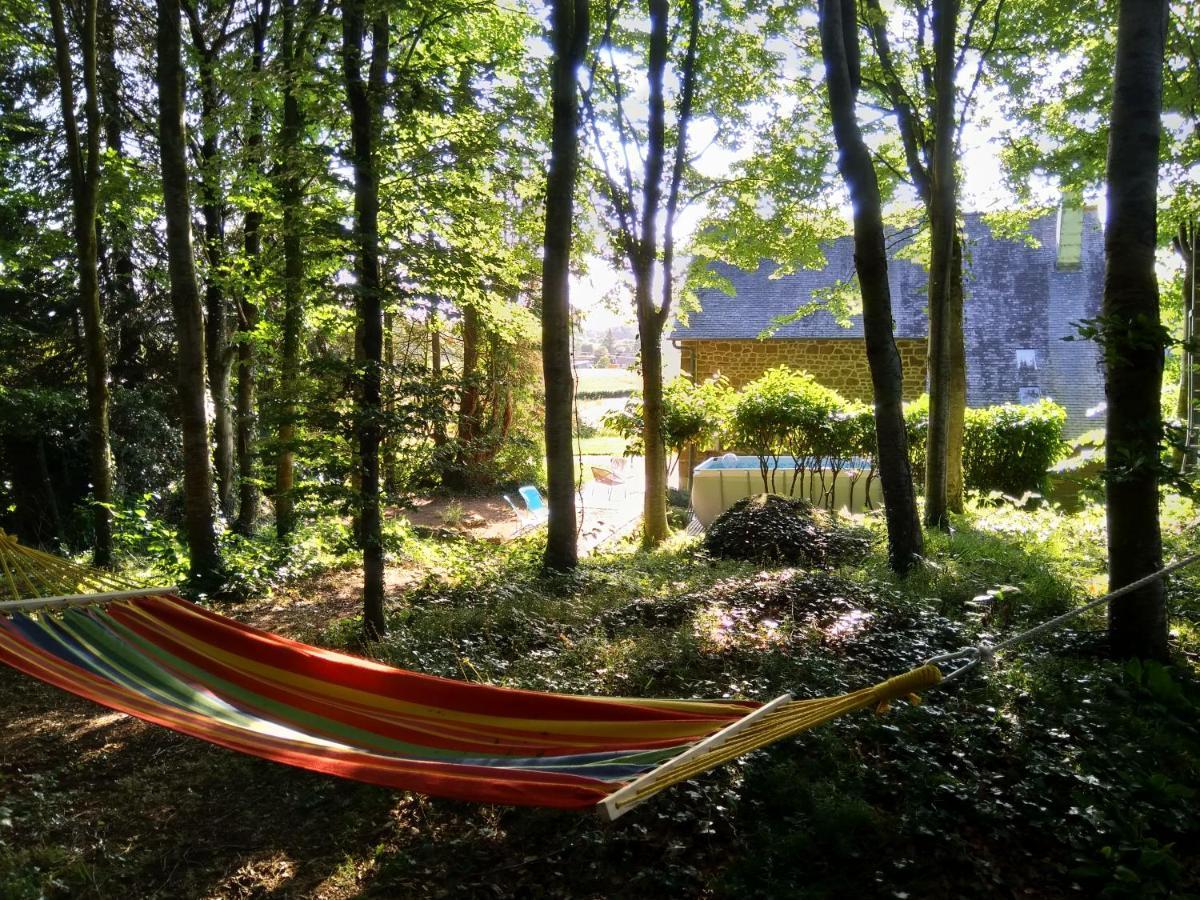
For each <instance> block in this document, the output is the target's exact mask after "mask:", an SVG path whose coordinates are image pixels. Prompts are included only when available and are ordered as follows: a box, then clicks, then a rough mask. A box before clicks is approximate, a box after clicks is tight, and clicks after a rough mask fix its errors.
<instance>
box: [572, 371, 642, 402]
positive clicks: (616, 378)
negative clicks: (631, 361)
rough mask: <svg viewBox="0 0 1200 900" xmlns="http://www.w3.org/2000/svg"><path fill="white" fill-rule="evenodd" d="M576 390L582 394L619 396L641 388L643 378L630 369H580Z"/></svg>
mask: <svg viewBox="0 0 1200 900" xmlns="http://www.w3.org/2000/svg"><path fill="white" fill-rule="evenodd" d="M577 374H578V376H579V384H578V385H577V386H576V391H577V393H578V394H580V395H581V396H587V395H598V394H604V395H607V396H619V395H621V394H631V393H633V392H634V391H637V390H641V387H642V379H641V378H640V377H639V375H638V373H637V372H634V371H632V370H630V369H580V370H579V371H578V373H577Z"/></svg>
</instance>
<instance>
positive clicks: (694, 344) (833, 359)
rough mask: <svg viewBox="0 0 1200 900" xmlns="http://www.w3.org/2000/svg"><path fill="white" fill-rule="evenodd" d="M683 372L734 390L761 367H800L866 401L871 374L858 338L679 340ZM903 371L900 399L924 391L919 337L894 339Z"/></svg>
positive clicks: (843, 392)
mask: <svg viewBox="0 0 1200 900" xmlns="http://www.w3.org/2000/svg"><path fill="white" fill-rule="evenodd" d="M681 345H682V348H683V349H682V356H683V359H682V364H683V371H684V372H686V373H689V374H691V373H694V374H695V377H696V380H697V381H704V380H705V379H707V378H710V377H711V376H713V375H715V374H716V373H718V372H720V373H721V374H722V375H724V376H725V377H726V378H727V379H728V380H729V383H730V384H731V385H733V387H735V388H740V387H743V386H744V385H746V384H748V383H749V382H751V381H753V380H754V379H755V378H757V377H758V376H759V375H761V374H762V373H763V372H765V371H766V370H767V369H771V368H774V367H775V366H789V367H791V368H793V369H803V370H804V371H805V372H808V373H809V374H810V375H812V376H813V377H814V378H816V379H817V381H819V382H820V383H821V384H823V385H825V386H826V387H831V388H833V389H834V390H836V391H837V392H838V393H839V394H841V395H842V396H843V397H845V398H846V399H848V400H863V401H866V402H870V400H871V372H870V370H869V369H868V368H867V350H866V345H865V344H864V343H863V341H862V339H861V338H805V339H792V340H765V341H759V340H742V341H681ZM896 346H897V347H898V348H899V350H900V360H901V364H902V365H903V369H904V375H903V378H904V399H905V400H913V399H915V398H916V397H918V396H920V395H921V394H922V393H924V391H925V341H924V340H914V339H911V338H908V339H898V340H897V341H896Z"/></svg>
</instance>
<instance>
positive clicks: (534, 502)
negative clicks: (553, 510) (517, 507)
mask: <svg viewBox="0 0 1200 900" xmlns="http://www.w3.org/2000/svg"><path fill="white" fill-rule="evenodd" d="M517 493H518V494H520V495H521V499H522V500H524V501H525V508H526V509H527V510H529V514H530V515H531V516H533V517H534V518H535V519H544V518H546V516H548V515H550V507H548V506H547V505H546V500H545V498H544V497H542V492H541V491H539V490H538V489H537V488H536V487H534V486H533V485H532V484H527V485H525V486H524V487H522V488H518V489H517Z"/></svg>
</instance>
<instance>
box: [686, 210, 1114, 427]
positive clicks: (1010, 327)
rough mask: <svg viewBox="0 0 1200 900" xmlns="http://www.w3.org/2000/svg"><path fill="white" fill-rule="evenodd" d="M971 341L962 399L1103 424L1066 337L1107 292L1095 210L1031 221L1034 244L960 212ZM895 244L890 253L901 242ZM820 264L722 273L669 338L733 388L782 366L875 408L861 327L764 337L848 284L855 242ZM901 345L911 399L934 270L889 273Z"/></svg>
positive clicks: (836, 248)
mask: <svg viewBox="0 0 1200 900" xmlns="http://www.w3.org/2000/svg"><path fill="white" fill-rule="evenodd" d="M965 224H966V243H965V248H964V250H965V257H966V261H965V266H964V269H965V273H966V299H965V301H964V309H963V317H964V324H963V328H964V338H965V341H966V355H967V403H968V404H969V405H970V406H991V405H993V404H997V403H1028V402H1032V401H1034V400H1036V399H1038V398H1039V397H1050V398H1052V399H1054V400H1055V401H1057V402H1058V403H1060V404H1061V405H1062V406H1063V407H1065V408H1066V410H1067V415H1068V420H1067V429H1066V434H1067V436H1068V437H1073V436H1076V435H1078V434H1081V433H1082V432H1084V431H1087V430H1089V429H1092V428H1097V427H1100V426H1101V425H1103V418H1102V409H1103V401H1104V381H1103V371H1102V360H1101V356H1100V352H1099V348H1098V347H1097V346H1096V344H1094V343H1093V342H1090V341H1084V340H1073V341H1068V340H1065V338H1069V337H1072V336H1073V335H1074V334H1075V327H1074V323H1077V322H1079V321H1080V320H1082V319H1089V318H1094V317H1095V316H1098V315H1099V314H1100V302H1101V298H1102V294H1103V285H1104V235H1103V232H1102V231H1101V228H1100V221H1099V217H1098V215H1097V213H1096V210H1095V209H1094V208H1083V209H1079V208H1070V207H1066V208H1064V209H1060V210H1059V211H1058V212H1057V213H1051V214H1049V215H1046V216H1044V217H1042V218H1040V219H1037V220H1035V221H1033V222H1032V223H1031V224H1030V226H1029V230H1028V232H1027V233H1026V234H1024V235H1021V236H1019V237H1017V238H1016V239H1008V238H1003V237H999V236H997V235H995V234H993V232H992V230H991V228H990V227H989V226H988V225H987V223H986V222H984V220H983V217H982V215H980V214H978V213H969V214H967V215H966V216H965ZM902 244H903V242H902V241H900V240H898V241H897V244H896V246H895V247H893V250H895V249H898V248H899V246H902ZM825 256H826V265H825V267H824V268H823V269H819V270H804V271H800V272H796V273H795V274H792V275H785V276H783V277H780V278H771V273H772V271H773V270H774V268H775V267H774V265H773V264H771V263H769V262H766V261H764V262H763V263H762V264H761V265H760V266H759V269H758V271H757V272H747V271H743V270H741V269H736V268H733V267H731V266H726V265H717V271H718V272H719V273H720V274H722V275H724V276H725V277H726V278H728V279H729V281H730V282H731V283H732V285H733V288H734V293H733V295H732V296H730V295H728V294H726V293H724V292H723V291H720V290H714V289H706V290H703V291H701V292H700V294H699V301H700V309H699V310H698V311H694V312H692V313H691V314H690V315H688V317H687V321H686V323H684V322H677V323H676V325H675V327H674V330H673V331H672V333H671V338H672V339H673V341H674V342H675V344H676V346H678V347H679V348H680V354H681V366H682V369H683V371H684V372H685V373H687V374H689V375H690V376H691V377H692V378H693V379H696V380H704V379H706V378H708V377H710V376H712V375H714V374H716V373H718V372H719V373H720V374H722V375H724V376H725V377H726V378H728V379H729V381H730V383H731V384H732V385H733V386H734V387H741V386H742V385H744V384H746V383H747V382H750V381H753V380H754V379H755V378H757V377H758V376H759V375H760V374H762V373H763V372H764V371H765V370H767V369H769V368H771V367H773V366H778V365H788V366H791V367H792V368H797V369H803V370H805V371H807V372H809V373H810V374H812V375H813V376H814V377H815V378H817V380H819V381H820V382H821V383H823V384H825V385H827V386H829V387H832V388H834V389H835V390H837V391H838V392H839V393H841V394H842V395H843V396H845V397H848V398H852V399H858V400H870V399H871V379H870V374H869V370H868V368H867V356H866V348H865V344H864V342H863V331H862V317H861V315H856V316H852V317H851V320H850V323H849V326H848V327H843V325H841V324H839V323H838V321H837V320H836V319H835V318H834V316H833V315H832V314H831V313H830V312H829V311H828V310H827V309H823V308H820V309H817V310H816V311H815V312H812V313H810V314H808V315H806V316H804V317H803V318H800V319H799V320H797V321H795V322H792V323H790V324H787V325H784V326H782V327H780V328H779V329H778V330H776V331H775V332H774V333H773V334H771V335H769V336H766V337H762V335H763V334H764V332H765V331H767V330H768V329H769V328H770V327H771V325H772V322H773V321H774V320H776V319H778V318H779V317H782V316H786V315H788V314H790V313H793V312H795V311H796V310H797V309H798V308H800V307H801V306H803V305H805V304H808V303H810V302H812V301H813V300H814V299H815V298H814V293H815V294H816V297H818V298H819V297H821V296H823V294H822V292H823V291H824V290H827V289H828V288H830V287H831V286H833V285H835V284H836V283H838V282H839V281H842V282H844V281H847V280H849V279H850V277H851V276H852V275H853V274H854V258H853V240H852V238H850V237H843V238H839V239H838V240H836V241H834V242H833V243H832V244H831V245H829V246H827V247H826V248H825ZM889 275H890V281H891V288H892V315H893V320H894V323H895V335H896V344H897V346H898V348H899V350H900V356H901V360H902V362H903V368H904V374H903V378H904V396H905V398H906V399H912V398H914V397H917V396H919V395H920V394H921V393H923V392H924V391H925V390H926V359H925V356H926V342H927V337H928V330H929V323H928V315H927V307H928V300H927V294H926V273H925V270H924V269H923V268H922V267H921V266H919V265H917V264H916V263H913V262H910V261H908V260H904V259H896V258H892V259H891V260H890V264H889Z"/></svg>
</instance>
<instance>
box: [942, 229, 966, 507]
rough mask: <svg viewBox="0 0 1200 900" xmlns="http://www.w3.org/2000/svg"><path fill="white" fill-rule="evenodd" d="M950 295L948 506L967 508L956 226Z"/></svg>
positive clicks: (963, 352)
mask: <svg viewBox="0 0 1200 900" xmlns="http://www.w3.org/2000/svg"><path fill="white" fill-rule="evenodd" d="M951 254H952V257H951V266H952V267H953V268H952V269H951V273H950V298H949V303H948V305H947V316H946V331H947V332H948V334H947V336H946V337H947V341H948V343H949V345H950V346H949V351H950V355H949V369H950V384H949V394H948V405H949V407H950V408H949V410H948V411H947V420H948V421H947V424H946V508H947V509H948V510H950V511H951V512H956V513H960V512H962V511H963V491H964V489H965V483H964V480H963V436H964V434H965V433H966V425H967V422H966V419H967V348H966V341H965V340H964V337H963V300H964V290H963V258H962V235H961V234H959V231H958V229H957V227H956V228H955V229H954V247H953V249H952V250H951Z"/></svg>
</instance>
